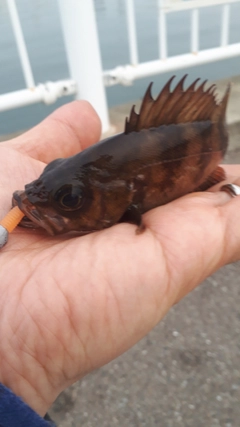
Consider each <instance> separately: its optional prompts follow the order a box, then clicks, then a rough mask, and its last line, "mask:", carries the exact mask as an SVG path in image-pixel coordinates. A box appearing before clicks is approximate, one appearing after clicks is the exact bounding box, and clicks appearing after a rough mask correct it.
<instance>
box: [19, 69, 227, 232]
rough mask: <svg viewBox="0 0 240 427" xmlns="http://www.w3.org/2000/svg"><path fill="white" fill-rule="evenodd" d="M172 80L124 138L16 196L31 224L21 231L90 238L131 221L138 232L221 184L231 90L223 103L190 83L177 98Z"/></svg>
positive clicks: (64, 164)
mask: <svg viewBox="0 0 240 427" xmlns="http://www.w3.org/2000/svg"><path fill="white" fill-rule="evenodd" d="M173 78H174V77H172V78H171V79H170V80H169V81H168V82H167V84H166V85H165V86H164V88H163V89H162V91H161V93H160V94H159V95H158V97H157V99H155V100H154V99H153V98H152V95H151V86H152V83H151V84H150V85H149V87H148V89H147V91H146V93H145V96H144V98H143V101H142V104H141V107H140V112H139V114H137V113H136V112H135V109H134V106H133V108H132V110H131V113H130V117H129V119H126V125H125V131H124V132H123V133H121V134H118V135H115V136H113V137H110V138H107V139H104V140H103V141H100V142H98V143H97V144H95V145H93V146H91V147H89V148H87V149H86V150H83V151H82V152H81V153H79V154H76V155H75V156H72V157H69V158H66V159H57V160H54V161H53V162H51V163H49V164H48V165H47V166H46V168H45V169H44V171H43V173H42V174H41V175H40V177H39V178H38V179H37V180H35V181H33V182H31V183H30V184H27V185H26V186H25V190H24V191H16V192H15V193H14V195H13V203H14V204H17V205H18V206H19V208H20V209H21V210H22V211H23V212H24V213H25V216H26V217H27V219H25V220H23V221H22V225H25V226H32V227H33V226H35V227H36V225H38V226H41V227H43V228H45V229H46V230H47V232H48V233H50V234H52V235H55V234H60V233H66V232H69V231H76V232H78V233H79V234H87V233H90V232H93V231H96V230H101V229H104V228H107V227H110V226H112V225H114V224H116V223H119V222H122V221H125V222H131V223H134V224H136V225H137V226H138V231H140V230H141V229H142V228H143V226H142V214H143V213H144V212H146V211H148V210H150V209H153V208H155V207H156V206H160V205H164V204H165V203H168V202H171V201H172V200H174V199H176V198H178V197H181V196H183V195H185V194H187V193H191V192H193V191H201V190H206V189H207V188H209V187H211V186H212V185H213V184H215V183H217V182H219V181H221V180H223V179H224V172H223V170H222V169H221V168H219V167H218V165H219V163H220V162H221V160H222V158H223V156H224V154H225V152H226V149H227V145H228V134H227V129H226V123H225V113H226V107H227V101H228V96H229V87H228V88H227V90H226V92H225V95H224V96H223V99H222V101H221V102H219V103H218V102H217V101H216V99H215V94H214V91H215V85H213V86H211V87H210V88H209V89H207V90H205V89H204V86H205V83H206V81H205V82H203V83H202V84H201V85H200V86H199V87H197V82H198V80H199V79H197V80H196V81H194V82H193V83H192V84H191V85H190V86H189V87H188V88H187V89H185V90H184V88H183V84H184V80H185V78H186V76H184V77H183V78H182V79H181V81H180V82H179V83H178V84H177V85H176V87H175V89H174V90H173V91H171V90H170V85H171V82H172V80H173ZM66 143H67V141H66ZM29 220H30V221H29Z"/></svg>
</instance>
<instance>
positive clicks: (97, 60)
mask: <svg viewBox="0 0 240 427" xmlns="http://www.w3.org/2000/svg"><path fill="white" fill-rule="evenodd" d="M58 3H59V8H60V15H61V20H62V26H63V35H64V41H65V46H66V51H67V58H68V65H69V69H70V74H71V78H72V79H74V80H75V81H76V82H77V85H78V95H77V98H78V99H86V100H88V101H89V102H90V103H91V104H92V105H93V107H94V108H95V110H96V111H97V113H98V114H99V116H100V119H101V121H102V132H106V131H107V130H109V127H110V123H109V116H108V107H107V101H106V94H105V88H104V83H103V72H102V63H101V56H100V49H99V42H98V34H97V25H96V19H95V10H94V4H93V0H59V1H58Z"/></svg>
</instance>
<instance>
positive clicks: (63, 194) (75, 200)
mask: <svg viewBox="0 0 240 427" xmlns="http://www.w3.org/2000/svg"><path fill="white" fill-rule="evenodd" d="M54 200H55V201H56V202H57V203H58V204H60V207H61V208H62V209H65V210H70V211H71V210H76V209H78V208H80V207H81V205H82V203H83V193H82V190H81V189H80V188H77V187H73V186H72V185H65V186H64V187H62V188H60V190H58V191H57V193H56V194H55V196H54Z"/></svg>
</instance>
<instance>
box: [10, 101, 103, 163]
mask: <svg viewBox="0 0 240 427" xmlns="http://www.w3.org/2000/svg"><path fill="white" fill-rule="evenodd" d="M100 133H101V123H100V119H99V117H98V115H97V113H96V112H95V110H94V109H93V107H92V106H91V105H90V104H89V103H88V102H87V101H74V102H71V103H69V104H66V105H64V106H63V107H61V108H59V109H57V110H56V111H55V112H54V113H52V114H51V115H50V116H49V117H47V118H46V119H45V120H44V121H43V122H42V123H40V124H39V125H37V126H35V127H34V128H33V129H31V130H29V131H28V132H26V133H24V134H22V135H20V136H19V137H17V138H15V139H13V140H12V141H8V142H6V143H5V144H8V146H9V145H10V146H12V147H13V148H15V149H16V150H18V151H19V152H21V153H24V154H28V155H29V156H30V157H33V158H34V159H37V160H40V161H42V162H45V163H49V162H50V161H52V160H54V159H56V158H58V157H68V156H71V155H73V154H76V153H77V152H79V151H81V150H83V149H84V148H86V147H88V146H89V145H92V144H93V143H95V142H97V141H98V140H99V138H100Z"/></svg>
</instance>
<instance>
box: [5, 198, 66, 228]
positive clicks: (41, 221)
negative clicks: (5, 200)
mask: <svg viewBox="0 0 240 427" xmlns="http://www.w3.org/2000/svg"><path fill="white" fill-rule="evenodd" d="M12 204H13V206H16V205H17V206H18V207H19V209H21V211H22V212H23V213H24V214H25V216H26V217H27V218H28V219H30V220H31V221H32V223H33V226H31V225H30V224H31V223H26V220H25V221H24V219H23V220H22V221H21V222H20V224H19V225H22V226H23V227H28V228H35V227H34V225H35V226H37V227H36V228H38V227H42V228H44V229H45V230H46V231H47V232H48V233H49V234H50V235H51V236H54V235H56V234H60V233H64V231H65V227H66V224H65V222H64V220H62V218H61V217H59V216H58V217H56V216H55V217H53V216H52V217H50V218H51V219H52V222H49V218H47V217H46V216H45V215H44V214H42V213H41V211H40V210H38V209H36V208H35V206H33V205H32V204H31V202H30V201H29V200H28V198H27V196H26V193H25V191H19V190H18V191H15V192H14V193H13V198H12ZM48 216H49V215H48Z"/></svg>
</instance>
